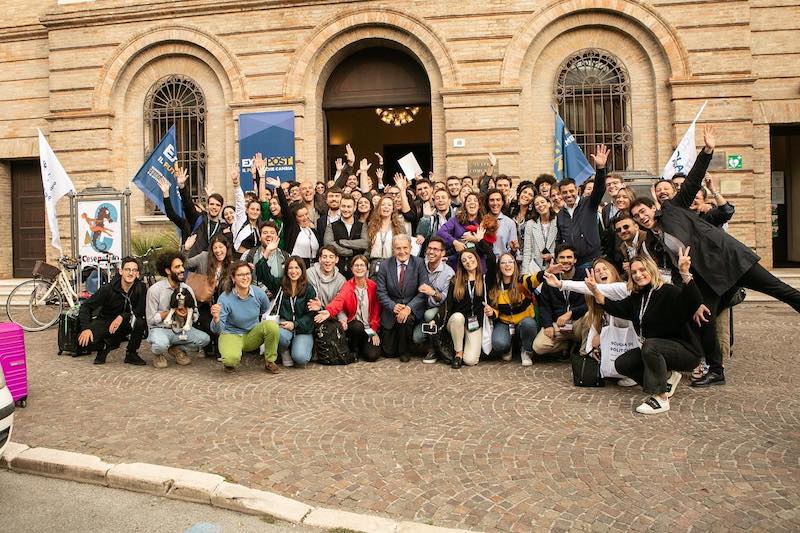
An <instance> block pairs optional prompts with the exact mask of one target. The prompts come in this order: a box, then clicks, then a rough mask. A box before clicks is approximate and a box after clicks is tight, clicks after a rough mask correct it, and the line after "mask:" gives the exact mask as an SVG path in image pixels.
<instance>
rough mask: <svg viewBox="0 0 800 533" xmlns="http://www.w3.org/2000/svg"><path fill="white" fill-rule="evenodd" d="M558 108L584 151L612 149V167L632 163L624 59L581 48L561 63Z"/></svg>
mask: <svg viewBox="0 0 800 533" xmlns="http://www.w3.org/2000/svg"><path fill="white" fill-rule="evenodd" d="M555 100H556V105H558V111H559V113H561V117H562V118H563V119H564V123H565V124H566V125H567V128H569V131H571V132H572V134H573V135H575V140H576V141H577V142H578V144H580V146H581V148H582V149H583V151H584V153H585V154H587V155H588V154H590V153H594V149H595V145H597V144H605V145H606V146H608V147H609V148H610V149H611V154H610V157H609V163H608V166H607V168H608V169H609V170H629V169H631V168H632V166H633V150H632V144H633V142H632V132H631V119H630V81H629V78H628V73H627V71H626V70H625V67H624V66H623V65H622V63H621V62H620V61H619V60H618V59H617V58H616V57H614V56H612V55H611V54H609V53H608V52H605V51H603V50H598V49H593V48H587V49H584V50H580V51H579V52H577V53H576V54H574V55H573V56H572V57H570V58H568V59H567V60H566V61H564V62H563V63H562V64H561V68H560V69H559V74H558V80H557V81H556V87H555Z"/></svg>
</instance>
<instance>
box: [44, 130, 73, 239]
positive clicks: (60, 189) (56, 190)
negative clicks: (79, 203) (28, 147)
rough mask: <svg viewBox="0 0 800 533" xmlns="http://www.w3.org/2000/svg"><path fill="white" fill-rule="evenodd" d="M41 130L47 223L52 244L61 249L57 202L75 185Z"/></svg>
mask: <svg viewBox="0 0 800 533" xmlns="http://www.w3.org/2000/svg"><path fill="white" fill-rule="evenodd" d="M38 131H39V163H40V164H41V166H42V185H43V186H44V205H45V208H46V209H47V223H48V224H49V225H50V235H51V236H52V241H51V242H52V245H53V246H55V247H56V248H58V249H59V250H61V236H60V235H59V232H58V221H57V220H56V204H57V203H58V201H59V200H60V199H61V197H62V196H64V195H65V194H67V193H68V192H70V191H72V192H75V186H74V185H73V184H72V180H71V179H69V176H67V172H66V171H65V170H64V167H62V166H61V163H60V162H59V161H58V158H57V157H56V154H55V153H53V150H52V148H50V145H49V144H47V139H45V138H44V135H42V130H38Z"/></svg>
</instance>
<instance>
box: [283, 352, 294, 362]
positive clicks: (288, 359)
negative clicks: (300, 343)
mask: <svg viewBox="0 0 800 533" xmlns="http://www.w3.org/2000/svg"><path fill="white" fill-rule="evenodd" d="M281 362H282V363H283V366H294V360H292V354H291V353H289V350H284V351H282V352H281Z"/></svg>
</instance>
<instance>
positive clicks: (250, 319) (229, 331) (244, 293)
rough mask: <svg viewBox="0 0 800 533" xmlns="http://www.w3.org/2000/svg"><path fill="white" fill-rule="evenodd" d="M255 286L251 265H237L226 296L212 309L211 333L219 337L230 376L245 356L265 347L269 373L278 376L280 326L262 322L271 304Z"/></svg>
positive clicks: (221, 297) (234, 266) (232, 272)
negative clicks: (277, 361) (243, 354)
mask: <svg viewBox="0 0 800 533" xmlns="http://www.w3.org/2000/svg"><path fill="white" fill-rule="evenodd" d="M252 282H253V270H252V267H251V266H250V265H249V264H248V263H245V262H244V261H236V262H235V263H233V265H231V270H230V278H229V279H228V280H227V286H226V287H225V292H223V293H222V294H220V296H219V300H218V301H217V303H216V304H214V305H212V306H211V316H212V320H211V330H212V331H213V332H214V333H216V334H218V335H219V353H220V356H221V357H220V358H221V359H222V364H223V367H224V369H225V371H226V372H233V370H234V368H236V365H238V364H239V361H241V359H242V352H249V351H251V350H256V349H258V347H259V346H261V345H262V344H263V345H264V358H265V362H266V369H267V372H269V373H271V374H278V373H279V372H280V369H279V368H278V365H276V364H275V360H276V359H277V358H278V336H279V333H278V324H277V322H275V321H272V320H263V321H260V320H261V316H262V315H263V314H264V313H266V312H267V311H268V310H269V309H270V302H269V298H267V293H265V292H264V290H263V289H261V288H260V287H256V286H255V285H253V284H252Z"/></svg>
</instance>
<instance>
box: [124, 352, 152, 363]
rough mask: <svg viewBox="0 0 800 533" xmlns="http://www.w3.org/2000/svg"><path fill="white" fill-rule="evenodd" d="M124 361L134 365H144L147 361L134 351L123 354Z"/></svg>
mask: <svg viewBox="0 0 800 533" xmlns="http://www.w3.org/2000/svg"><path fill="white" fill-rule="evenodd" d="M125 362H126V363H128V364H129V365H136V366H144V365H146V364H147V361H145V360H144V359H142V358H141V357H139V354H138V353H136V352H129V353H126V354H125Z"/></svg>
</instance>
